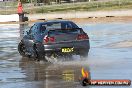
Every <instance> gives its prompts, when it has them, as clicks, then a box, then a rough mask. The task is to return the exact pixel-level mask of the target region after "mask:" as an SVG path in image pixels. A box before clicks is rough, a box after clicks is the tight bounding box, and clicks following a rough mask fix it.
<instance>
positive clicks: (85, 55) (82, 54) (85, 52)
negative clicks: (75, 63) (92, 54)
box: [80, 50, 89, 59]
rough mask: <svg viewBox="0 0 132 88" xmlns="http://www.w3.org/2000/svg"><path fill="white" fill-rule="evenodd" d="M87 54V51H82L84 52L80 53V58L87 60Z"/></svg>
mask: <svg viewBox="0 0 132 88" xmlns="http://www.w3.org/2000/svg"><path fill="white" fill-rule="evenodd" d="M88 52H89V50H84V51H81V52H80V57H81V58H83V59H84V58H87V57H88Z"/></svg>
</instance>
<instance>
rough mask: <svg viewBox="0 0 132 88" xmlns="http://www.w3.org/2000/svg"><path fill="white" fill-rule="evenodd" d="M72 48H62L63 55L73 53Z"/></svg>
mask: <svg viewBox="0 0 132 88" xmlns="http://www.w3.org/2000/svg"><path fill="white" fill-rule="evenodd" d="M73 51H74V48H62V52H63V53H69V52H73Z"/></svg>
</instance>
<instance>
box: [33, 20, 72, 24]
mask: <svg viewBox="0 0 132 88" xmlns="http://www.w3.org/2000/svg"><path fill="white" fill-rule="evenodd" d="M49 22H51V23H52V22H53V23H54V22H72V21H69V20H48V21H44V22H36V23H35V24H44V23H49Z"/></svg>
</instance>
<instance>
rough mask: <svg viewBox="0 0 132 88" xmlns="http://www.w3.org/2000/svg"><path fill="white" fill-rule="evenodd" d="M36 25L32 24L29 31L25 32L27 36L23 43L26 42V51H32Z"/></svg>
mask: <svg viewBox="0 0 132 88" xmlns="http://www.w3.org/2000/svg"><path fill="white" fill-rule="evenodd" d="M36 28H37V26H36V24H34V25H33V26H32V27H31V29H30V30H29V33H28V34H27V37H26V39H25V43H26V47H27V51H28V52H30V53H32V52H33V45H34V41H35V38H34V37H35V30H36Z"/></svg>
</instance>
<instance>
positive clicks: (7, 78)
mask: <svg viewBox="0 0 132 88" xmlns="http://www.w3.org/2000/svg"><path fill="white" fill-rule="evenodd" d="M78 25H79V26H80V27H82V28H83V29H84V31H85V32H87V33H88V35H89V37H90V45H91V49H90V52H89V57H88V58H86V61H82V60H81V59H80V57H79V56H73V58H72V59H73V60H72V61H63V62H58V63H55V64H51V63H46V62H44V61H40V62H37V61H34V60H32V59H29V58H23V57H21V56H20V55H19V53H18V51H17V45H18V43H19V42H20V40H21V38H22V37H23V31H24V30H27V29H28V25H18V24H1V25H0V88H62V87H63V88H131V87H132V86H123V87H120V86H118V87H117V86H116V87H114V86H112V87H105V86H104V87H103V86H101V87H98V86H94V87H93V86H90V87H82V86H81V85H80V82H79V78H80V77H81V68H82V67H84V68H85V69H86V70H88V71H90V76H91V79H130V80H132V68H131V67H132V25H131V23H98V24H78Z"/></svg>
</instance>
